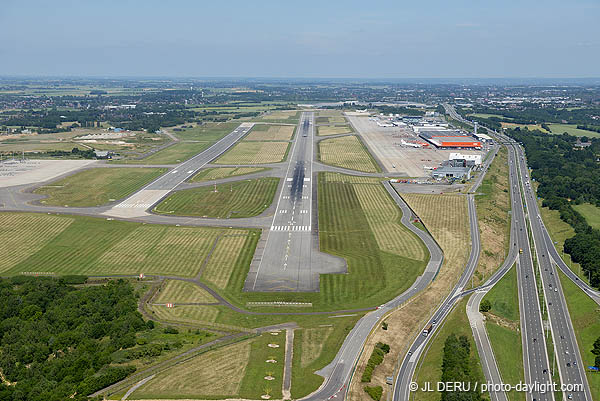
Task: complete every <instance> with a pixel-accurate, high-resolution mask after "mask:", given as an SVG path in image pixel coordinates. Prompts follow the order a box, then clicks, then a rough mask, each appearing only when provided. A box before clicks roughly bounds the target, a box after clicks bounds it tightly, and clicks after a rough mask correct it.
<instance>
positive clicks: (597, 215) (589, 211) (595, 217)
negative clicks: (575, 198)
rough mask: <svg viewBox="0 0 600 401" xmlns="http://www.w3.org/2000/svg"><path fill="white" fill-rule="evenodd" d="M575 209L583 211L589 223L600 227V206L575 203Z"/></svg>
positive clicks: (596, 227)
mask: <svg viewBox="0 0 600 401" xmlns="http://www.w3.org/2000/svg"><path fill="white" fill-rule="evenodd" d="M573 209H575V210H576V211H578V212H579V213H581V215H582V216H583V217H585V220H586V221H587V223H588V224H589V225H590V226H592V227H594V228H595V229H600V208H599V207H597V206H595V205H592V204H591V203H582V204H581V205H573Z"/></svg>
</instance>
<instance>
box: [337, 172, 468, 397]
mask: <svg viewBox="0 0 600 401" xmlns="http://www.w3.org/2000/svg"><path fill="white" fill-rule="evenodd" d="M334 177H335V176H333V175H332V178H334ZM413 195H414V196H413ZM402 197H403V198H404V199H405V200H406V201H407V203H408V204H409V205H410V206H411V208H412V209H413V210H415V212H416V213H417V214H418V215H419V217H420V218H421V219H422V221H423V222H424V224H425V226H427V229H428V230H429V231H430V232H431V234H432V236H433V237H434V238H435V239H436V241H437V242H438V243H439V244H440V247H441V248H442V250H443V251H444V264H443V266H442V268H441V269H440V272H439V273H438V275H437V276H436V279H435V280H434V281H433V282H432V283H431V285H429V286H428V287H427V288H426V289H425V290H424V291H423V292H421V293H420V294H419V295H418V296H416V297H415V298H413V299H412V300H411V301H410V302H407V303H406V304H405V305H403V306H402V307H401V308H399V309H398V310H396V311H394V312H392V313H391V314H390V315H389V316H388V317H387V318H386V320H385V321H386V322H387V323H388V325H389V328H388V330H376V331H374V333H373V335H372V336H371V337H369V339H368V341H367V344H366V346H365V348H364V351H363V354H362V356H361V358H360V360H359V362H358V364H357V369H356V372H357V373H356V374H355V375H354V379H353V380H352V384H351V388H350V394H349V397H348V400H349V401H363V400H365V401H366V400H368V399H369V398H368V396H367V395H366V393H365V392H364V390H363V385H362V384H361V383H360V377H361V375H362V372H363V371H364V368H365V366H366V364H367V360H368V357H369V355H370V352H371V350H372V349H373V347H374V346H375V344H376V342H377V341H381V342H384V343H386V344H390V345H392V347H391V351H390V355H389V356H388V357H386V358H385V359H384V361H383V363H382V364H381V365H380V366H379V367H378V368H377V369H376V370H375V374H374V376H373V380H372V383H373V385H381V386H382V387H383V388H384V391H388V388H389V386H387V385H386V384H385V377H386V376H389V375H393V372H394V369H395V367H396V366H395V363H396V361H397V360H398V359H399V358H402V357H404V354H405V352H406V349H407V347H408V345H409V344H410V342H412V341H413V339H414V337H415V336H416V335H419V333H420V331H421V330H422V327H423V326H424V325H425V322H426V319H427V318H428V317H429V316H430V313H431V311H432V307H433V305H437V304H439V303H440V302H441V301H442V299H443V298H444V297H445V296H446V295H447V294H448V293H449V292H450V290H451V288H452V287H453V286H454V284H455V283H456V281H457V280H458V277H459V276H460V273H461V272H462V270H463V269H464V266H465V263H466V261H467V257H468V252H469V236H468V227H469V225H468V221H467V209H466V206H467V205H466V198H465V197H464V196H459V195H419V194H402ZM448 208H450V209H451V210H454V211H455V213H447V210H449V209H448ZM467 327H468V326H467ZM384 397H387V395H386V394H385V393H384ZM382 399H383V398H382Z"/></svg>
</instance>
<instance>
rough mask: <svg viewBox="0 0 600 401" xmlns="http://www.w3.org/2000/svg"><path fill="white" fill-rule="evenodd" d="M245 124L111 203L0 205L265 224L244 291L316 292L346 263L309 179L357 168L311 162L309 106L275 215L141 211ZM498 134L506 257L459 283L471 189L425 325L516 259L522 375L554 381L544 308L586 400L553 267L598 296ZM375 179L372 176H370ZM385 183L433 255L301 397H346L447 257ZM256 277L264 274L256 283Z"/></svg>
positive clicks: (569, 375) (407, 360) (402, 390)
mask: <svg viewBox="0 0 600 401" xmlns="http://www.w3.org/2000/svg"><path fill="white" fill-rule="evenodd" d="M446 106H447V105H446ZM446 110H447V112H448V113H449V114H451V115H452V117H454V118H455V119H457V120H459V121H463V122H466V120H463V119H462V117H460V116H459V115H458V114H456V112H455V111H454V109H453V108H452V107H451V106H447V107H446ZM467 123H468V122H467ZM251 127H252V125H251V124H243V125H241V126H240V127H238V128H236V129H235V130H234V131H233V132H232V133H230V134H229V135H227V136H225V137H224V138H223V139H222V140H221V141H219V142H217V143H216V144H215V145H213V146H212V147H210V148H209V149H207V150H205V151H204V152H202V153H200V154H198V155H197V156H195V157H194V158H192V159H190V160H188V161H186V162H184V163H181V164H180V165H178V166H176V167H174V168H173V169H171V170H170V171H169V172H168V173H166V174H165V175H163V176H161V177H160V178H159V179H158V180H156V181H154V182H153V183H151V184H149V185H148V186H146V187H145V188H143V189H142V190H140V191H139V192H137V193H136V194H134V195H132V196H131V197H129V198H127V199H126V200H124V201H120V202H117V203H114V204H112V205H109V206H108V207H98V208H60V207H45V206H40V205H38V204H35V203H31V200H32V199H34V200H35V199H36V197H35V196H33V195H32V194H31V193H29V192H28V191H23V190H24V189H27V188H25V187H16V188H11V189H9V190H8V191H3V193H2V194H0V202H2V204H3V205H4V210H25V211H37V212H40V211H43V212H48V211H50V212H57V213H74V214H84V215H92V216H98V215H104V216H111V217H115V218H120V219H126V220H132V221H144V222H149V223H160V224H174V223H176V224H187V225H228V226H229V225H231V226H246V227H260V228H264V229H265V230H264V231H266V232H267V237H266V238H265V249H264V250H263V254H262V256H261V258H260V260H259V263H258V268H256V269H255V270H254V271H253V270H252V267H251V273H250V274H249V276H248V280H247V282H246V289H247V290H263V291H264V290H267V291H268V290H270V291H278V290H288V291H289V290H296V291H297V290H300V291H314V290H315V289H318V274H319V273H323V272H329V271H340V270H341V269H343V268H345V266H344V265H343V264H340V261H339V260H335V259H333V258H332V259H328V255H325V254H321V253H319V252H318V237H317V235H318V230H317V227H316V222H315V220H316V218H315V217H316V210H315V208H313V205H314V202H315V196H314V194H315V193H316V191H315V190H314V188H313V187H312V185H313V180H314V179H315V177H316V172H317V171H323V170H330V171H341V172H347V173H351V174H356V172H353V171H344V169H339V168H328V167H324V166H323V165H320V164H317V163H314V147H315V146H316V138H315V135H314V131H315V127H314V114H313V113H311V112H305V113H302V116H301V118H300V122H299V125H298V133H297V135H296V138H295V139H294V143H293V148H292V150H291V153H290V158H289V159H290V160H289V161H288V163H287V164H286V165H284V168H285V172H284V175H283V178H284V180H283V182H282V184H280V188H279V189H278V195H277V199H278V200H277V205H276V207H275V212H274V214H273V216H272V217H266V216H265V217H263V216H259V217H257V218H252V219H239V220H238V221H233V220H227V221H226V222H223V221H218V220H216V219H197V218H185V217H175V216H158V215H154V214H149V213H147V212H146V210H148V209H149V208H150V207H151V206H152V205H153V204H156V203H157V202H158V201H160V199H162V198H163V197H164V196H166V194H167V193H169V192H171V191H172V190H176V189H180V188H181V187H182V186H183V187H185V183H184V181H185V180H187V179H188V178H189V177H190V176H191V175H193V174H194V173H195V172H196V171H198V170H199V169H200V168H202V167H205V166H207V165H208V164H209V163H210V161H211V160H214V159H215V158H216V157H218V156H219V155H221V154H222V153H223V152H225V151H226V150H227V149H229V148H230V147H231V146H233V145H234V144H235V143H236V142H237V141H238V140H240V139H241V138H242V137H243V136H244V135H245V134H246V133H247V132H248V131H249V130H250V129H251ZM497 135H500V134H497ZM499 138H500V140H501V142H503V143H504V144H505V145H507V147H508V149H509V164H510V177H509V179H510V190H511V199H512V201H511V202H512V214H511V216H512V217H511V244H510V245H511V246H510V250H509V254H508V256H507V258H506V259H505V261H504V263H503V264H502V266H501V267H500V268H499V269H498V271H497V272H496V273H495V274H494V275H493V276H492V277H491V278H490V279H489V280H488V281H487V282H486V283H485V284H484V285H482V286H481V287H479V288H477V289H469V290H465V288H466V286H467V284H468V281H469V279H470V277H471V275H472V273H473V271H474V269H475V267H476V266H477V262H478V256H479V251H480V244H479V231H478V226H477V215H476V210H475V204H474V195H472V194H470V195H468V210H469V221H470V232H471V238H472V246H471V253H470V257H469V260H468V262H467V264H466V266H465V269H464V271H463V274H462V275H461V277H460V279H459V281H458V283H457V284H456V286H455V287H454V289H453V290H452V291H451V293H450V294H449V295H448V297H447V298H446V299H445V300H444V302H442V304H440V306H439V307H438V309H437V310H436V311H435V312H434V314H433V315H432V316H431V318H430V319H429V322H428V325H429V324H431V325H433V331H435V329H436V328H437V327H439V325H440V324H441V322H443V320H444V319H445V318H446V317H447V316H448V314H449V313H450V312H451V311H452V309H453V307H454V306H455V305H456V303H457V302H458V301H459V300H460V299H461V298H462V297H463V296H467V295H470V294H473V293H475V294H474V297H473V298H471V299H472V300H473V302H470V303H469V306H468V308H469V309H470V311H471V312H472V313H473V312H474V311H476V310H477V309H478V305H479V302H480V301H481V298H482V297H483V295H484V294H485V292H486V291H487V290H489V289H490V288H491V287H493V285H494V284H495V283H497V282H498V281H499V280H500V279H501V278H502V277H503V276H504V274H505V273H506V272H507V271H508V269H510V268H511V266H512V265H513V263H514V262H515V260H516V261H517V266H518V269H517V270H518V282H519V304H520V312H521V328H522V339H523V355H524V361H523V362H524V367H525V381H526V382H528V383H533V382H538V383H545V382H548V381H550V380H551V376H550V375H551V373H552V366H551V363H550V362H549V358H548V354H547V351H546V333H545V332H544V326H543V322H542V309H546V308H547V310H548V317H549V326H550V334H551V335H552V338H553V339H554V351H555V355H556V360H557V362H556V364H557V366H558V373H559V375H560V379H561V382H562V383H582V384H583V385H584V391H583V392H573V393H572V394H569V395H571V396H572V399H575V400H589V401H591V400H592V398H591V395H590V391H589V386H588V384H587V379H586V376H585V367H584V366H583V363H582V361H581V357H580V354H579V348H578V346H577V342H576V339H575V335H574V332H573V327H572V323H571V320H570V317H569V313H568V309H567V307H566V303H565V299H564V295H563V292H562V287H561V286H560V281H559V280H558V279H557V272H556V267H555V266H556V265H558V267H559V268H560V269H561V270H562V271H563V272H564V273H565V274H566V275H567V276H568V277H569V278H570V279H571V280H572V281H573V282H574V283H575V284H576V285H578V286H579V287H580V288H581V289H582V290H583V291H584V292H585V293H586V294H588V295H589V296H590V297H591V298H592V299H593V300H594V301H595V302H597V303H600V296H599V294H598V292H597V291H595V290H593V289H592V288H591V287H589V286H588V285H587V284H585V283H584V282H582V281H581V280H579V279H578V277H577V276H576V275H575V274H574V273H573V272H572V271H571V270H570V269H569V268H568V266H567V265H566V264H565V263H564V262H563V261H562V259H561V258H560V255H559V254H558V252H557V250H556V249H555V247H554V243H553V242H552V240H551V238H550V236H549V234H548V232H547V230H546V228H545V226H544V225H543V222H542V221H541V219H540V218H539V211H538V209H537V203H536V198H535V193H534V191H532V190H531V183H530V182H529V173H528V169H527V165H526V160H525V158H524V155H523V150H522V149H521V147H520V146H518V144H516V143H514V142H513V141H512V140H511V139H509V138H507V137H505V136H500V137H499ZM496 151H497V147H495V148H494V149H493V152H494V153H495V152H496ZM492 160H493V155H492V157H489V158H488V159H487V161H486V165H485V168H484V171H482V172H481V174H479V176H478V177H477V181H476V182H475V183H474V185H473V187H472V190H471V191H472V192H476V189H477V188H478V186H479V184H480V183H481V181H482V180H483V178H484V175H485V171H486V170H487V168H488V167H489V164H490V163H491V161H492ZM279 169H281V167H279ZM259 175H260V174H258V175H257V176H259ZM373 176H378V175H376V174H373ZM384 185H385V187H386V189H387V190H388V192H389V193H390V195H391V196H392V198H393V199H394V200H395V202H396V203H397V204H398V206H399V207H400V209H401V210H402V212H403V217H402V223H403V224H404V225H405V226H406V227H408V228H409V229H410V230H411V231H412V232H414V233H415V234H416V235H418V236H419V237H420V238H421V239H422V241H423V242H424V243H425V245H426V246H427V248H428V250H429V252H430V255H431V257H430V260H429V262H428V264H427V267H426V269H425V272H424V273H423V274H422V275H421V276H420V277H419V278H418V279H417V281H416V282H415V283H414V284H413V285H412V286H411V287H410V288H409V289H408V290H406V291H405V292H404V293H403V294H400V295H398V296H397V297H396V298H394V299H393V300H391V301H389V302H387V303H386V304H384V305H381V306H380V307H378V308H377V309H376V310H374V311H371V312H369V313H367V314H366V315H365V316H364V317H363V318H362V319H360V320H359V322H358V323H357V324H356V326H355V327H354V328H353V329H352V330H351V332H350V334H349V335H348V336H347V338H346V339H345V341H344V343H343V345H342V347H341V348H340V350H339V352H338V353H337V355H336V356H335V358H334V360H333V361H332V362H331V363H330V364H329V365H328V366H327V367H325V368H323V369H322V370H321V371H319V372H318V373H319V374H321V375H323V376H324V377H325V382H324V384H323V385H322V386H321V388H320V389H319V390H317V391H316V392H315V393H313V394H311V395H309V396H308V397H306V398H305V399H306V400H311V401H312V400H325V399H328V398H330V397H332V396H334V395H338V394H339V393H340V392H342V393H343V394H344V395H345V392H346V390H347V387H348V384H349V382H350V380H351V377H352V372H353V368H354V366H355V364H356V362H357V360H358V358H359V356H360V353H361V350H362V347H363V345H364V343H365V340H366V338H367V336H368V334H369V333H370V332H371V330H372V328H373V327H375V326H376V325H377V324H378V322H379V320H380V319H381V317H382V316H384V315H385V314H387V313H388V312H390V311H392V310H394V309H395V308H397V307H398V306H400V305H401V304H402V303H404V302H406V301H407V300H409V299H410V298H412V297H414V296H415V295H416V294H418V293H419V292H420V291H422V290H423V289H425V288H426V287H427V285H428V284H429V283H430V282H431V280H432V279H433V278H434V277H435V274H436V273H437V271H438V270H439V268H440V266H441V263H442V260H443V255H442V251H441V250H440V249H439V246H438V245H437V244H436V243H435V241H434V240H433V239H432V238H431V237H430V236H429V234H428V233H426V232H424V231H422V230H420V229H418V228H416V227H415V226H414V225H413V224H411V217H413V214H412V211H411V210H410V209H409V208H408V206H407V205H406V204H405V203H404V202H403V200H402V199H401V198H400V196H399V195H398V194H397V193H396V191H395V190H394V189H393V188H392V186H391V185H390V184H389V182H384ZM521 192H523V196H524V199H525V204H523V199H522V198H521V196H520V194H521ZM527 211H528V213H527ZM527 216H529V224H530V229H529V228H528V225H527V219H526V217H527ZM529 230H531V234H532V239H533V242H534V244H535V248H534V250H533V251H532V249H531V247H530V240H529ZM519 249H522V253H520V252H519ZM534 254H535V255H536V259H537V262H538V263H539V266H540V268H539V270H540V272H539V273H540V274H539V280H540V283H538V282H537V280H538V278H537V276H536V274H535V272H534V263H533V255H534ZM306 255H309V258H310V259H309V261H308V263H307V261H306V259H305V257H306ZM254 266H256V264H255V265H254ZM327 269H329V270H327ZM261 275H262V276H263V277H262V278H261V279H260V280H259V277H260V276H261ZM538 285H541V288H543V292H544V299H545V302H546V303H547V305H546V304H540V298H539V296H538V292H537V287H538ZM250 287H252V288H250ZM475 326H476V327H475V328H474V331H476V332H477V334H478V335H475V339H476V344H477V347H478V350H479V352H480V356H481V360H482V364H483V367H484V373H485V374H486V379H487V380H489V381H491V382H499V381H501V378H500V375H499V373H498V369H497V366H496V364H495V360H494V357H493V352H492V350H491V347H490V346H489V339H488V340H487V341H486V338H487V334H486V333H485V326H484V325H483V324H479V325H475ZM431 334H432V333H429V335H427V336H424V335H421V334H420V335H418V337H417V338H416V339H415V340H414V341H413V343H412V345H411V346H410V348H409V352H408V353H407V354H406V356H405V357H404V359H403V361H402V363H401V365H400V369H399V371H398V374H397V376H396V380H395V386H394V392H393V397H394V400H408V399H410V391H409V389H408V386H409V384H410V382H411V381H412V380H413V376H414V371H415V368H416V366H417V364H418V361H419V359H420V358H421V357H422V355H423V351H424V350H425V349H426V345H427V342H428V341H429V340H430V339H431V338H432V337H433V336H432V335H431ZM534 339H535V340H534ZM567 364H568V365H567ZM565 395H567V394H565ZM505 397H506V395H505V394H503V393H498V394H492V399H493V400H500V401H504V400H505V399H506V398H505ZM534 399H535V400H553V399H554V394H553V393H551V392H549V393H544V394H542V393H540V392H533V393H531V394H529V395H528V400H530V401H531V400H534Z"/></svg>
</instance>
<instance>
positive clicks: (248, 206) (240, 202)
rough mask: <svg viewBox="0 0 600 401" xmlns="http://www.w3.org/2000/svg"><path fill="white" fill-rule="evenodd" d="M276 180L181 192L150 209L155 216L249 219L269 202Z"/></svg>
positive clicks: (256, 214) (269, 179)
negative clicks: (157, 214) (161, 214)
mask: <svg viewBox="0 0 600 401" xmlns="http://www.w3.org/2000/svg"><path fill="white" fill-rule="evenodd" d="M278 184H279V178H276V177H264V178H256V179H253V180H243V181H235V182H231V183H226V184H219V185H217V186H216V192H215V187H214V186H212V185H210V186H205V187H199V188H192V189H185V190H183V191H177V192H174V193H173V194H171V195H169V196H168V197H167V198H166V199H165V200H163V201H162V202H160V203H159V204H158V205H156V207H155V208H154V211H155V212H156V213H163V214H173V215H176V216H202V217H212V218H221V219H223V218H225V219H229V218H240V217H253V216H258V215H259V214H261V213H262V212H263V211H264V210H265V209H266V208H268V207H269V205H270V204H271V203H272V202H273V197H274V196H275V191H276V190H277V185H278Z"/></svg>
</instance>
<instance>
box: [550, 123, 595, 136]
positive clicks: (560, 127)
mask: <svg viewBox="0 0 600 401" xmlns="http://www.w3.org/2000/svg"><path fill="white" fill-rule="evenodd" d="M548 126H549V127H550V131H552V133H553V134H557V135H561V134H563V133H564V132H566V133H567V134H569V135H574V136H587V137H590V138H600V133H598V132H595V131H588V130H584V129H579V128H577V124H548Z"/></svg>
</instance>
